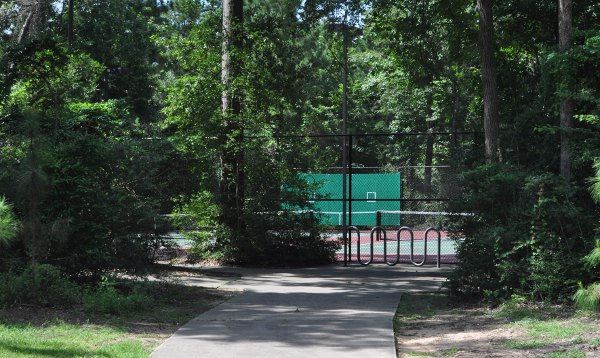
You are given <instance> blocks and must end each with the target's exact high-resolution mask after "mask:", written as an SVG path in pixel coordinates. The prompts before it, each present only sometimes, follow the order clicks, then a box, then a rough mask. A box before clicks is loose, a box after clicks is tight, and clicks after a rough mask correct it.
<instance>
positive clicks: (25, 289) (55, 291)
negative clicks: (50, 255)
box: [0, 264, 82, 306]
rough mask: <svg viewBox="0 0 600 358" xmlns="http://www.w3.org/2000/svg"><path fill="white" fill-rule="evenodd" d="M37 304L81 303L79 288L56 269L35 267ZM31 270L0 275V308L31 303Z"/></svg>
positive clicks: (47, 266)
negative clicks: (37, 293)
mask: <svg viewBox="0 0 600 358" xmlns="http://www.w3.org/2000/svg"><path fill="white" fill-rule="evenodd" d="M36 272H37V275H36V277H37V284H38V292H39V297H38V303H39V304H41V305H44V306H69V305H73V304H76V303H79V302H81V297H82V293H81V289H80V287H79V286H78V285H77V284H76V283H74V282H72V281H70V280H69V279H68V277H67V276H66V275H65V273H64V272H63V271H62V270H61V269H60V268H58V267H56V266H52V265H48V264H42V265H38V266H37V271H36ZM33 300H34V297H33V295H32V283H31V268H27V269H25V270H23V271H21V272H18V273H15V272H7V273H2V274H0V306H10V305H13V304H22V303H32V302H33Z"/></svg>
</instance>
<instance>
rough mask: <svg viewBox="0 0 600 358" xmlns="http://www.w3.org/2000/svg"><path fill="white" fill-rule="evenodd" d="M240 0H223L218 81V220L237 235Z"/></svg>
mask: <svg viewBox="0 0 600 358" xmlns="http://www.w3.org/2000/svg"><path fill="white" fill-rule="evenodd" d="M243 10H244V2H243V0H224V1H223V56H222V59H221V81H222V83H223V94H222V97H221V100H222V107H221V108H222V113H223V120H224V128H223V133H222V138H223V140H222V146H223V147H222V150H221V158H220V161H221V178H220V185H219V186H220V195H221V198H220V199H221V200H220V201H221V211H222V212H221V223H222V224H224V225H225V226H227V227H229V228H230V229H232V230H233V232H234V233H235V234H236V236H238V235H239V233H240V232H241V229H242V210H243V203H244V169H243V163H242V161H243V152H242V148H241V145H242V139H243V134H244V127H243V125H242V123H241V113H242V104H241V93H240V90H239V84H236V79H237V78H238V77H239V75H240V72H241V61H242V60H241V56H240V52H241V50H242V45H243V21H244V17H243Z"/></svg>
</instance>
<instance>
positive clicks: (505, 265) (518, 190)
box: [449, 164, 591, 301]
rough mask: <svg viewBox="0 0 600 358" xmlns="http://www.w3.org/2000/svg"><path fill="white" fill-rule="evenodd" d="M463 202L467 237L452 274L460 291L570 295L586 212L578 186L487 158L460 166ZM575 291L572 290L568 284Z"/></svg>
mask: <svg viewBox="0 0 600 358" xmlns="http://www.w3.org/2000/svg"><path fill="white" fill-rule="evenodd" d="M464 183H465V188H468V190H469V194H468V196H467V200H466V201H465V203H464V205H466V207H471V208H475V213H476V216H475V217H474V218H466V219H465V220H464V221H463V222H461V223H457V225H459V227H460V228H462V230H464V231H463V234H464V235H465V236H466V237H467V239H466V240H465V241H464V243H462V244H461V245H460V246H459V249H458V256H459V258H460V260H461V262H460V264H459V266H458V268H457V270H455V271H454V272H453V273H452V275H451V278H450V282H449V287H450V288H451V291H452V292H453V293H455V294H459V295H466V296H469V295H475V296H480V297H481V296H482V295H483V294H484V292H487V295H488V296H492V297H498V298H502V297H508V296H510V295H511V294H518V295H521V296H524V297H527V298H529V299H532V300H544V301H546V300H549V301H552V300H557V299H564V298H566V297H568V296H569V295H570V293H569V292H570V291H571V290H572V289H573V288H574V287H576V280H575V279H574V278H575V277H577V276H578V275H579V274H580V273H581V265H579V264H578V260H577V259H575V260H574V259H573V258H577V257H583V255H584V252H585V250H586V245H585V240H584V239H583V238H582V233H583V232H589V231H590V229H589V228H590V227H591V220H590V218H586V216H585V215H583V214H582V212H583V211H582V208H580V207H578V206H577V205H576V204H575V203H576V201H575V194H576V193H575V192H574V191H573V189H572V188H570V187H568V186H567V185H565V183H564V182H563V181H562V180H561V179H560V178H559V177H556V176H554V175H551V174H546V173H541V174H539V173H536V172H531V171H525V170H520V169H517V168H514V167H512V166H510V165H496V164H494V165H491V164H490V165H484V166H481V167H479V168H476V169H474V170H472V171H468V172H466V173H464ZM571 292H572V291H571Z"/></svg>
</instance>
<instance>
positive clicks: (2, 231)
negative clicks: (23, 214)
mask: <svg viewBox="0 0 600 358" xmlns="http://www.w3.org/2000/svg"><path fill="white" fill-rule="evenodd" d="M16 235H17V219H16V218H15V215H14V214H13V211H12V207H11V206H10V204H8V203H7V202H6V199H4V198H3V197H1V196H0V246H2V245H5V244H7V243H8V242H10V241H11V240H12V239H14V237H15V236H16Z"/></svg>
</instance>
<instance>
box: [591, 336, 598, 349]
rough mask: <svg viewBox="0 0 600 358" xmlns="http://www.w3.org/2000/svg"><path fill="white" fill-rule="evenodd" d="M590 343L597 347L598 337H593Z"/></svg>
mask: <svg viewBox="0 0 600 358" xmlns="http://www.w3.org/2000/svg"><path fill="white" fill-rule="evenodd" d="M590 344H591V345H593V346H598V347H600V338H596V339H593V340H592V341H591V342H590Z"/></svg>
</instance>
